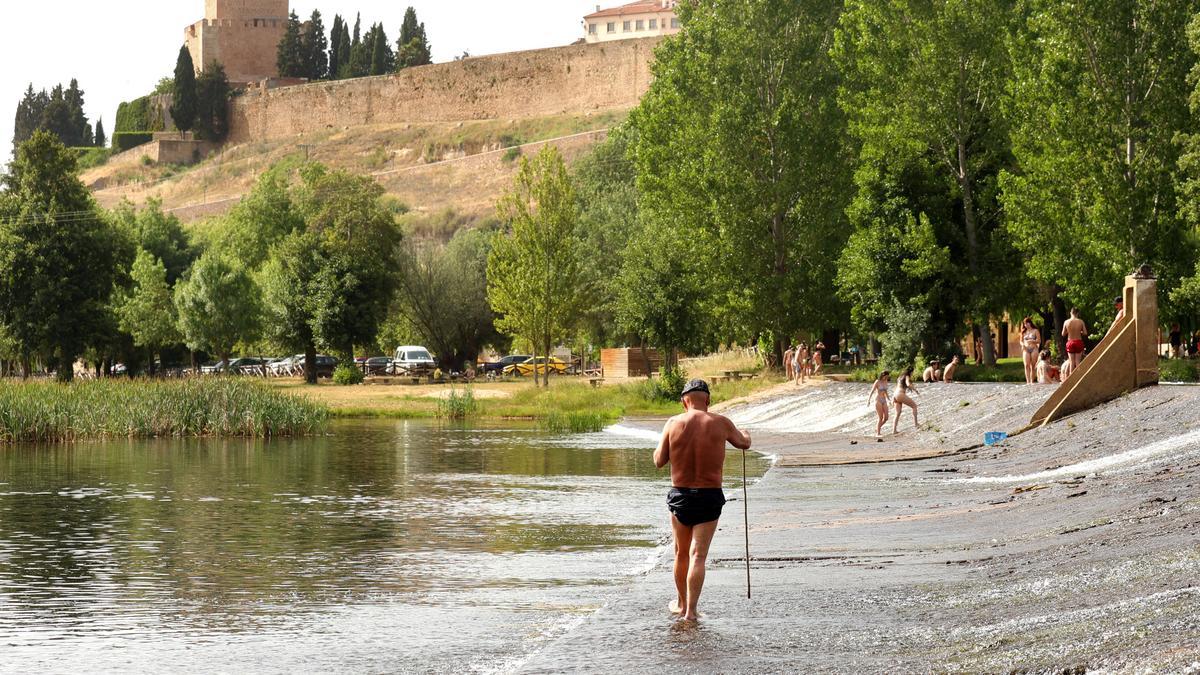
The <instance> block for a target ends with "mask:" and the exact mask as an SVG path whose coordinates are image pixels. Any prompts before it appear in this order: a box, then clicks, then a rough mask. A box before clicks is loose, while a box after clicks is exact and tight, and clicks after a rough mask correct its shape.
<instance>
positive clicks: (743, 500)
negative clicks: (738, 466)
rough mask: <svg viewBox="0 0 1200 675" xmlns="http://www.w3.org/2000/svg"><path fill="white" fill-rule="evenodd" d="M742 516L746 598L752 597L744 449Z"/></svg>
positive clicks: (748, 501)
mask: <svg viewBox="0 0 1200 675" xmlns="http://www.w3.org/2000/svg"><path fill="white" fill-rule="evenodd" d="M742 516H743V520H744V524H745V530H746V599H747V600H749V599H750V492H749V490H747V489H746V451H745V450H742Z"/></svg>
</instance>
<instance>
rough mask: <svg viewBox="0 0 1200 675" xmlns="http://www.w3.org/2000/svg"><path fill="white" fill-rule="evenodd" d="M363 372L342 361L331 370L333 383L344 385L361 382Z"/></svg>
mask: <svg viewBox="0 0 1200 675" xmlns="http://www.w3.org/2000/svg"><path fill="white" fill-rule="evenodd" d="M362 381H363V374H362V371H361V370H359V369H358V368H356V367H354V366H352V365H349V364H346V363H343V364H342V365H340V366H338V367H337V368H334V370H333V383H334V384H336V385H338V386H342V387H346V386H349V385H352V384H362Z"/></svg>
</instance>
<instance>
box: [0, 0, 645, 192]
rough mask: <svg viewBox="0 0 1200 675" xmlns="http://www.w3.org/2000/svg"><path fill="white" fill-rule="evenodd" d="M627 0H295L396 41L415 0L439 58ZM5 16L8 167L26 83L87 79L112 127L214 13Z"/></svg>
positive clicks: (1, 28) (493, 48)
mask: <svg viewBox="0 0 1200 675" xmlns="http://www.w3.org/2000/svg"><path fill="white" fill-rule="evenodd" d="M597 1H599V3H600V4H603V5H604V6H605V7H609V6H613V5H617V4H622V2H623V1H624V0H450V1H448V0H408V1H407V2H404V1H401V2H395V1H394V0H324V1H323V2H302V1H300V0H293V2H292V3H291V6H292V9H293V10H294V11H295V12H296V13H297V14H298V15H300V17H301V18H307V17H308V16H309V15H310V14H311V13H312V11H313V10H314V9H319V10H320V11H321V16H322V19H323V21H324V23H325V28H326V30H328V29H329V27H330V25H331V24H332V23H333V16H334V14H341V15H342V16H349V17H350V20H351V22H353V17H354V15H355V13H357V12H361V13H362V21H363V26H364V27H365V26H369V25H370V24H372V23H375V22H377V21H382V22H383V24H384V29H385V30H386V31H387V34H388V37H389V38H390V39H391V40H393V41H394V40H395V39H396V37H397V35H398V33H399V29H400V22H401V20H402V19H403V18H404V10H405V8H406V7H408V6H409V5H411V6H412V7H413V8H414V9H416V11H417V18H418V19H420V20H421V21H422V22H423V23H424V24H425V31H426V34H427V35H428V36H429V41H430V43H431V44H432V46H433V60H434V62H435V63H440V62H442V61H451V60H453V59H454V57H455V56H458V55H460V54H462V53H463V51H467V52H470V53H471V55H472V56H482V55H484V54H499V53H503V52H511V51H520V50H523V49H539V48H542V47H555V46H560V45H567V44H570V43H572V42H574V41H575V40H576V39H578V38H580V37H582V36H583V28H582V20H583V16H584V15H585V14H588V13H590V12H592V11H595V9H596V5H597ZM4 4H5V7H4V13H5V17H4V19H3V21H0V63H3V64H4V67H3V68H0V168H2V166H3V164H5V163H7V161H8V160H9V158H10V156H11V152H12V136H13V118H14V115H15V114H16V109H17V103H18V102H20V100H21V97H22V95H23V94H24V93H25V88H26V87H27V86H28V85H29V84H30V83H32V84H33V87H34V89H35V90H40V89H43V88H45V89H47V90H49V89H51V88H52V87H53V86H54V85H55V84H58V83H62V84H63V85H64V86H65V85H66V84H67V83H68V82H70V81H71V78H72V77H74V78H77V79H78V80H79V86H80V88H82V89H83V91H84V112H86V113H87V116H88V119H89V120H90V121H91V122H92V125H93V126H94V125H95V123H96V120H97V119H100V118H103V119H104V128H105V130H106V131H107V132H108V133H109V134H111V133H112V129H113V124H114V122H115V119H116V114H117V105H118V104H119V103H120V102H121V101H128V100H131V99H134V98H137V97H139V96H142V95H144V94H148V93H149V92H150V91H151V90H152V89H153V88H154V85H155V83H157V82H158V81H159V80H160V79H161V78H163V77H165V76H169V75H171V74H172V72H173V71H174V69H175V58H176V57H177V56H178V55H179V47H180V46H181V45H182V44H183V30H184V28H185V27H186V26H188V25H190V24H192V23H194V22H196V21H198V20H200V19H201V18H203V17H204V1H203V0H119V1H118V2H96V1H95V0H48V1H42V2H36V1H35V2H12V3H7V2H6V3H4Z"/></svg>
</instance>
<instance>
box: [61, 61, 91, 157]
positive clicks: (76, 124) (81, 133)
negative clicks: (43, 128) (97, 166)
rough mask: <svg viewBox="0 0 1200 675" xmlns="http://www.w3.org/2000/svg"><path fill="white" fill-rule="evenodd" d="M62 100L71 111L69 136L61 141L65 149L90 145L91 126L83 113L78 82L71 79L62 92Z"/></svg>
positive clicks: (81, 92) (81, 94) (81, 91)
mask: <svg viewBox="0 0 1200 675" xmlns="http://www.w3.org/2000/svg"><path fill="white" fill-rule="evenodd" d="M63 100H64V101H66V103H67V106H68V107H69V108H70V110H71V121H70V126H69V134H68V136H67V137H66V138H63V139H62V141H63V143H64V144H65V145H66V146H67V147H86V146H89V145H91V144H92V140H93V136H92V125H91V123H89V122H88V118H87V115H86V114H84V112H83V90H82V89H80V88H79V81H78V80H76V79H75V78H71V84H70V86H68V87H67V90H66V91H65V92H63Z"/></svg>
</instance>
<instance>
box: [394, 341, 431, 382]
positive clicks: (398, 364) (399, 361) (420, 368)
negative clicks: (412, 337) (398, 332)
mask: <svg viewBox="0 0 1200 675" xmlns="http://www.w3.org/2000/svg"><path fill="white" fill-rule="evenodd" d="M392 363H393V365H395V368H396V371H397V372H402V373H409V374H412V375H420V374H425V373H431V372H433V369H434V368H436V367H437V363H436V362H434V360H433V356H432V355H431V354H430V353H429V350H428V349H426V348H424V347H417V346H412V345H409V346H406V347H397V348H396V356H395V357H394V358H393V359H392Z"/></svg>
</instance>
